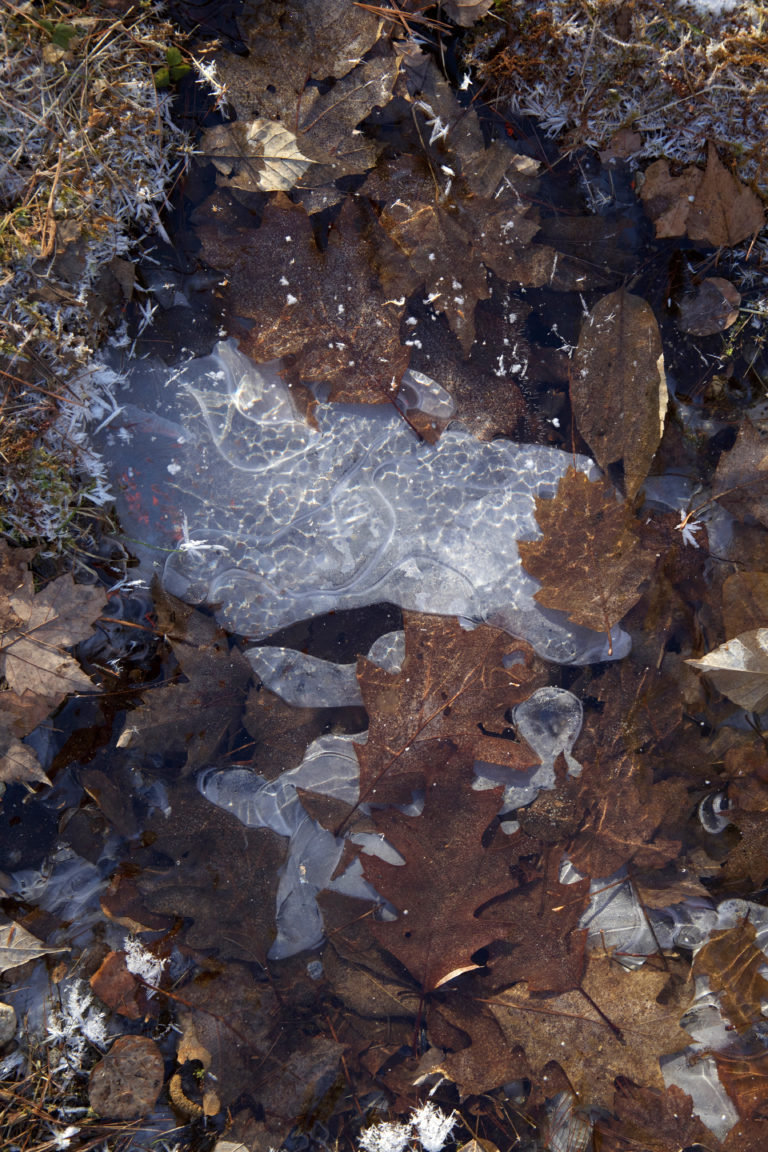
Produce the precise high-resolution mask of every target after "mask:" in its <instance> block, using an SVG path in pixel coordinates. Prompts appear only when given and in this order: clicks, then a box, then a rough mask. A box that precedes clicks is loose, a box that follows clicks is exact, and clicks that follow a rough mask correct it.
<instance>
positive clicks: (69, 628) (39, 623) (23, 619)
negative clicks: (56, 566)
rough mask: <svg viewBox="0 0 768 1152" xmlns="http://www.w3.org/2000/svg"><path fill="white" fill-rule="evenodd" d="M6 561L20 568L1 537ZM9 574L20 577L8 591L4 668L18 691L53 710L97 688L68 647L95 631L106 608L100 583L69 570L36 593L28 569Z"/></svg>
mask: <svg viewBox="0 0 768 1152" xmlns="http://www.w3.org/2000/svg"><path fill="white" fill-rule="evenodd" d="M1 547H2V556H3V561H2V562H3V564H4V565H9V566H10V567H11V568H12V569H15V568H16V565H15V562H14V560H13V554H12V552H11V551H10V550H9V548H8V545H7V544H6V543H5V542H2V545H1ZM17 572H18V575H14V574H9V577H8V578H9V580H10V581H11V582H12V583H15V585H16V586H15V589H14V590H13V591H12V592H8V591H6V592H5V593H4V595H3V598H4V600H5V611H4V612H3V614H2V625H0V674H2V675H4V676H5V679H6V681H7V683H8V686H9V687H10V688H11V689H13V690H14V692H16V693H17V694H18V695H19V696H23V694H24V693H25V692H27V691H29V692H31V693H34V695H35V696H42V697H44V698H45V699H46V701H47V702H48V704H49V711H52V710H53V709H54V708H55V707H56V705H57V704H59V703H60V702H61V701H62V700H63V699H64V697H65V696H67V695H68V694H69V693H70V692H92V691H94V685H93V683H92V681H91V679H90V677H88V676H86V674H85V672H83V670H82V669H81V668H80V666H79V664H78V663H77V661H76V660H75V659H74V658H73V657H72V656H70V655H69V654H68V653H67V652H65V651H64V649H65V648H66V647H70V646H71V645H73V644H77V643H78V641H80V640H83V639H84V638H85V637H86V636H88V635H90V632H91V621H93V620H95V619H96V618H97V617H98V615H99V613H100V612H101V611H102V609H103V608H104V606H105V604H106V602H107V597H106V593H105V592H104V591H103V589H101V588H94V587H91V586H90V585H85V584H75V582H74V580H73V579H72V576H71V575H70V574H69V573H67V574H66V575H64V576H59V578H58V579H57V580H52V581H51V583H50V584H47V585H46V587H45V588H43V589H42V591H40V592H38V593H37V594H36V593H35V589H34V577H33V575H32V573H31V572H30V571H28V570H26V571H23V572H22V571H18V570H17Z"/></svg>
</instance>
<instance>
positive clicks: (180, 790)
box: [133, 781, 287, 965]
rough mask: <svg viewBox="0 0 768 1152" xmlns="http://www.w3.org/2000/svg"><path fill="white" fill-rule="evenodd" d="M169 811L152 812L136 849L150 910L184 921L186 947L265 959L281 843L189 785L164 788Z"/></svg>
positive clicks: (271, 933) (283, 850)
mask: <svg viewBox="0 0 768 1152" xmlns="http://www.w3.org/2000/svg"><path fill="white" fill-rule="evenodd" d="M168 799H169V803H170V804H171V815H170V816H165V815H164V814H163V813H159V814H156V815H154V816H153V817H152V818H151V819H150V821H149V823H148V824H147V828H146V830H145V833H144V839H145V841H146V842H147V844H150V845H151V848H146V849H139V850H137V852H136V853H135V854H134V858H133V859H134V863H135V864H136V866H137V868H138V869H140V871H139V873H138V879H137V885H138V888H139V890H140V892H141V894H142V897H143V900H144V904H145V906H146V907H147V908H148V909H149V910H150V911H151V912H159V913H163V914H166V915H173V916H185V917H189V918H190V919H191V921H192V924H191V926H190V927H189V928H188V929H187V933H186V939H187V943H188V945H189V946H190V947H191V948H201V949H206V950H207V949H210V950H215V951H216V952H217V953H218V954H219V955H220V956H224V957H234V958H235V959H239V960H249V961H255V962H257V963H259V964H262V965H263V964H265V963H266V954H267V951H268V949H269V946H270V944H271V943H272V941H273V939H274V935H275V923H274V920H275V897H276V894H277V885H278V875H277V873H278V870H279V869H280V867H281V865H282V864H283V862H284V860H285V856H286V851H287V847H286V841H285V838H284V837H281V836H278V835H277V834H276V833H275V832H272V831H271V830H270V829H268V828H246V827H244V826H243V825H242V824H241V823H240V821H239V820H238V819H237V818H236V817H235V816H232V815H230V814H229V813H228V812H225V811H224V810H223V809H221V808H218V807H217V806H216V805H215V804H210V803H209V802H208V801H207V800H206V799H205V798H204V797H203V796H202V795H201V794H200V793H199V792H198V790H197V788H196V787H195V785H194V784H192V783H189V782H186V781H185V782H183V783H181V784H178V785H177V786H176V787H175V788H173V789H172V790H170V792H169V797H168Z"/></svg>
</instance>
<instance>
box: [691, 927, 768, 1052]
mask: <svg viewBox="0 0 768 1152" xmlns="http://www.w3.org/2000/svg"><path fill="white" fill-rule="evenodd" d="M764 965H765V956H764V955H763V953H762V951H761V950H760V949H759V948H758V947H757V945H756V944H755V926H754V924H752V923H750V922H749V921H742V922H741V923H739V924H737V926H736V927H735V928H726V929H725V930H724V931H721V932H713V933H712V935H711V936H710V937H709V940H708V941H707V943H706V944H705V945H704V946H703V947H702V948H701V949H700V950H699V951H698V952H697V953H696V958H695V960H694V962H693V973H694V976H701V975H704V976H707V977H708V979H709V984H710V987H711V988H712V990H713V991H714V992H717V993H719V998H720V1005H721V1007H722V1010H723V1013H724V1014H725V1015H726V1016H727V1017H728V1019H729V1020H730V1022H731V1024H732V1025H733V1026H734V1028H735V1029H736V1030H737V1032H745V1031H747V1030H748V1029H750V1028H751V1027H752V1025H753V1024H756V1023H757V1022H758V1021H762V1020H763V1015H762V1006H763V1002H764V1001H765V999H766V996H768V980H766V978H765V977H764V976H763V975H762V973H761V969H762V968H763V967H764Z"/></svg>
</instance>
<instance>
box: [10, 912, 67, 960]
mask: <svg viewBox="0 0 768 1152" xmlns="http://www.w3.org/2000/svg"><path fill="white" fill-rule="evenodd" d="M68 951H69V949H68V948H48V947H47V946H46V945H45V944H43V942H42V941H41V940H38V939H37V937H36V936H33V935H32V933H31V932H27V930H26V928H22V926H21V924H16V923H15V922H14V921H13V920H9V921H7V922H6V923H5V924H0V972H8V971H9V969H11V968H18V967H20V965H22V964H26V963H27V962H28V961H29V960H37V959H38V957H39V956H52V955H55V954H56V953H58V952H68Z"/></svg>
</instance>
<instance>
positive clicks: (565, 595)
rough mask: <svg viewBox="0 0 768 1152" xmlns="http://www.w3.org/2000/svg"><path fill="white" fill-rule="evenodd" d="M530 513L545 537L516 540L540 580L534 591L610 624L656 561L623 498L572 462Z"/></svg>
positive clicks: (599, 627) (600, 627) (580, 618)
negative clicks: (551, 491)
mask: <svg viewBox="0 0 768 1152" xmlns="http://www.w3.org/2000/svg"><path fill="white" fill-rule="evenodd" d="M536 519H537V520H538V522H539V527H540V528H541V530H542V532H543V533H544V537H543V539H542V540H540V541H535V542H530V541H526V540H521V541H520V544H519V545H518V547H519V549H520V558H521V560H522V562H523V565H524V567H525V568H526V570H527V571H528V572H530V573H531V575H532V576H535V577H536V579H537V580H540V581H541V582H542V588H540V589H539V591H538V592H537V593H536V599H537V600H538V601H539V603H540V604H544V605H546V607H547V608H557V609H560V610H561V611H563V612H567V613H568V616H569V618H570V619H571V620H573V621H574V622H575V623H577V624H583V625H585V626H586V627H587V628H593V629H595V631H598V632H600V631H603V632H608V631H609V630H610V628H611V627H612V625H614V624H616V623H618V621H619V620H621V619H622V618H623V617H624V616H625V615H626V614H627V612H629V610H630V609H631V608H632V607H633V605H635V604H636V603H637V601H638V600H639V599H640V595H641V588H642V585H643V584H644V583H645V582H646V581H647V580H648V578H649V577H650V575H651V573H652V572H653V569H654V567H655V565H656V558H655V556H653V555H651V554H649V553H648V552H646V551H644V549H643V548H642V546H641V543H640V538H639V536H638V534H637V527H636V523H635V519H634V517H633V516H632V514H631V512H630V511H629V509H628V508H627V506H626V504H622V503H620V502H619V500H618V499H617V496H616V492H615V489H614V487H613V485H612V484H611V483H610V482H609V481H607V480H598V481H590V480H588V479H587V477H586V476H585V475H584V473H583V472H578V471H577V470H576V469H575V468H570V469H569V470H568V472H567V473H566V475H565V476H564V477H563V479H562V480H561V481H560V483H559V485H558V488H557V495H556V496H555V499H554V500H542V499H540V498H538V497H537V499H536Z"/></svg>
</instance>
